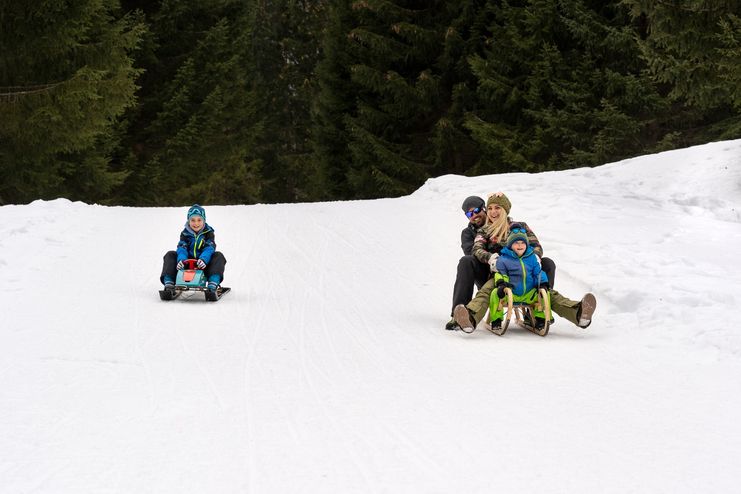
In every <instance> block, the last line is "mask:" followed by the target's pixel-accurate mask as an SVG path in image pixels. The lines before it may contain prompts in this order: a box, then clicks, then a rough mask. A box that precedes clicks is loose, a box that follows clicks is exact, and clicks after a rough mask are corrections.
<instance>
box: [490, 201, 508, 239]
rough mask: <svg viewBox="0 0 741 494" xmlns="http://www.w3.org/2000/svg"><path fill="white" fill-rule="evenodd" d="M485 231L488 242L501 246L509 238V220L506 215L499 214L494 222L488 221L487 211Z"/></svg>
mask: <svg viewBox="0 0 741 494" xmlns="http://www.w3.org/2000/svg"><path fill="white" fill-rule="evenodd" d="M486 229H487V232H488V233H489V240H496V242H497V243H500V244H503V243H505V242H506V241H507V236H509V218H508V217H507V213H506V212H505V213H504V214H500V215H499V218H497V219H496V221H491V220H489V211H488V209H487V211H486Z"/></svg>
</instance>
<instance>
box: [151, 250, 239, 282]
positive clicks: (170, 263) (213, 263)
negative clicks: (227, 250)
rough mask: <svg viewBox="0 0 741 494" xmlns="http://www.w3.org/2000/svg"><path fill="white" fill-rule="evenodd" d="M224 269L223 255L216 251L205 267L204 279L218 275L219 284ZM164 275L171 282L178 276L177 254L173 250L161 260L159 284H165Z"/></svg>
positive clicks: (224, 260)
mask: <svg viewBox="0 0 741 494" xmlns="http://www.w3.org/2000/svg"><path fill="white" fill-rule="evenodd" d="M224 268H226V258H225V257H224V254H222V253H221V252H218V251H217V252H214V254H213V255H212V256H211V260H210V261H209V262H208V264H207V265H206V270H205V273H206V279H209V278H211V275H214V274H218V275H219V277H220V281H219V283H221V282H222V281H223V280H224ZM165 275H167V276H169V277H170V279H172V280H175V278H176V277H177V275H178V253H177V252H175V251H174V250H171V251H169V252H168V253H167V254H165V257H164V258H163V261H162V274H161V275H160V283H164V282H165Z"/></svg>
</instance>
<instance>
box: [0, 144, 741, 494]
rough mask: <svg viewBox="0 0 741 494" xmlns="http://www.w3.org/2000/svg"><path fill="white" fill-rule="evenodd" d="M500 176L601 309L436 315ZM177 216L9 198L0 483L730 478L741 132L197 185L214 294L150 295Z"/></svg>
mask: <svg viewBox="0 0 741 494" xmlns="http://www.w3.org/2000/svg"><path fill="white" fill-rule="evenodd" d="M496 190H502V191H504V192H505V193H506V194H507V195H508V196H509V198H510V199H511V201H512V203H513V209H512V216H513V217H514V219H518V220H523V221H527V223H528V224H529V225H530V226H531V227H532V228H533V230H534V231H535V232H536V234H537V235H538V237H539V239H540V240H541V243H542V244H543V246H544V249H545V253H546V255H547V256H549V257H551V258H552V259H554V260H555V262H556V264H557V266H558V271H557V277H556V288H557V289H558V290H559V291H560V292H561V293H562V294H564V295H566V296H568V297H570V298H572V299H577V300H578V299H580V298H581V296H582V295H583V294H584V293H585V292H587V291H591V292H593V293H595V295H596V296H597V300H598V305H597V311H596V313H595V319H594V322H593V324H592V325H591V326H590V327H589V328H588V329H587V330H583V329H579V328H576V327H575V326H573V325H571V324H570V323H569V322H568V321H566V320H563V319H558V318H557V320H556V324H555V325H554V326H553V327H552V328H551V332H550V334H549V335H548V337H547V338H540V337H538V336H536V335H534V334H532V333H529V332H527V331H524V330H522V329H520V328H517V327H515V328H512V329H510V330H509V331H508V332H507V334H506V335H505V336H503V337H497V336H494V335H492V334H491V333H489V332H487V331H485V330H483V329H478V330H477V331H476V332H474V333H473V334H471V335H465V334H463V333H462V332H451V331H445V330H444V329H443V326H444V324H445V322H447V320H448V315H449V311H450V300H451V294H452V285H453V281H454V277H455V267H456V264H457V260H458V258H459V257H460V255H461V251H460V246H459V235H460V231H461V229H462V228H463V227H464V226H465V222H466V219H465V217H464V216H463V214H461V210H460V203H461V202H462V200H463V198H465V197H466V196H468V195H471V194H479V195H481V196H484V197H485V196H486V195H487V194H488V193H489V192H492V191H496ZM185 212H186V208H185V207H181V208H124V207H103V206H98V205H87V204H83V203H79V202H70V201H67V200H64V199H58V200H54V201H36V202H33V203H31V204H28V205H11V206H4V207H0V252H2V255H1V256H0V273H2V278H3V280H4V283H3V284H2V288H0V291H2V293H1V294H0V295H1V298H0V300H2V302H0V312H1V313H2V323H1V325H2V330H1V331H0V417H2V418H1V419H0V444H2V448H0V492H3V493H31V492H33V493H39V492H43V493H81V492H95V493H99V492H106V493H109V492H110V493H114V492H115V493H144V492H178V493H191V492H192V493H206V492H208V493H264V492H269V493H286V492H290V493H294V492H310V493H355V492H363V493H365V492H373V493H380V492H384V493H385V492H389V493H391V492H393V493H400V492H411V493H449V492H469V493H489V492H496V491H500V492H519V493H529V492H533V493H551V492H569V493H573V492H583V493H591V492H610V493H612V492H614V493H624V492H651V493H656V492H671V493H677V492H688V493H694V492H714V493H720V492H729V493H730V492H738V490H739V484H740V483H741V473H739V469H738V465H739V463H741V422H740V421H739V414H740V413H741V329H740V328H739V324H738V314H739V307H740V306H741V290H740V289H741V282H740V281H739V280H741V263H740V262H739V259H738V256H739V253H741V140H738V141H728V142H718V143H711V144H707V145H703V146H697V147H693V148H689V149H684V150H677V151H671V152H665V153H661V154H657V155H651V156H643V157H639V158H635V159H630V160H625V161H622V162H619V163H612V164H608V165H605V166H601V167H597V168H593V169H578V170H570V171H562V172H549V173H541V174H534V175H530V174H508V175H492V176H481V177H461V176H443V177H438V178H435V179H431V180H429V181H428V182H427V183H426V184H425V185H424V186H423V187H422V188H420V189H419V190H418V191H416V192H415V193H413V194H411V195H410V196H407V197H402V198H398V199H381V200H373V201H351V202H334V203H315V204H279V205H254V206H208V205H207V207H206V212H207V219H208V222H209V223H210V224H211V225H212V226H213V227H214V228H215V229H216V238H217V241H218V244H219V250H221V251H222V252H224V254H225V255H226V257H227V259H228V264H227V270H226V280H225V283H224V284H225V285H227V286H231V287H232V292H231V293H229V294H228V295H227V296H225V297H224V299H222V300H221V301H220V302H218V303H216V304H214V303H206V302H205V301H203V300H202V296H201V295H198V296H194V297H192V298H190V299H186V298H187V297H186V296H184V297H181V299H179V300H176V301H172V302H162V301H160V300H159V298H158V296H157V290H158V289H159V288H160V286H159V280H158V277H159V273H160V269H161V260H162V256H163V254H164V253H165V252H166V251H167V250H170V249H172V248H174V246H175V244H176V242H177V238H178V234H179V232H180V229H181V227H182V224H183V223H184V221H185Z"/></svg>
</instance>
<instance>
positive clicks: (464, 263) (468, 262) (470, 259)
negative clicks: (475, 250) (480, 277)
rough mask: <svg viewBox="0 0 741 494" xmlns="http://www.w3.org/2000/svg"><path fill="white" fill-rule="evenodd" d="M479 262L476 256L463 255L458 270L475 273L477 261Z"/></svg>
mask: <svg viewBox="0 0 741 494" xmlns="http://www.w3.org/2000/svg"><path fill="white" fill-rule="evenodd" d="M477 262H479V260H478V259H476V258H475V257H474V256H463V257H461V258H460V259H459V260H458V272H459V273H460V272H461V271H465V272H468V273H473V272H474V270H475V268H476V263H477Z"/></svg>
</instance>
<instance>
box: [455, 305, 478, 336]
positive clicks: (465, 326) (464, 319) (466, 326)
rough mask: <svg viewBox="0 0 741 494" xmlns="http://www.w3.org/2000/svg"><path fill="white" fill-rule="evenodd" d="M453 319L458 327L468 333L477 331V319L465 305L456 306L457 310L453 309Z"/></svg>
mask: <svg viewBox="0 0 741 494" xmlns="http://www.w3.org/2000/svg"><path fill="white" fill-rule="evenodd" d="M453 319H455V322H457V323H458V326H459V327H460V328H461V329H462V330H463V331H465V332H466V333H470V332H471V331H473V330H474V329H476V319H474V317H473V313H472V312H471V311H470V310H468V308H466V306H465V305H463V304H458V305H456V306H455V309H453Z"/></svg>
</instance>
